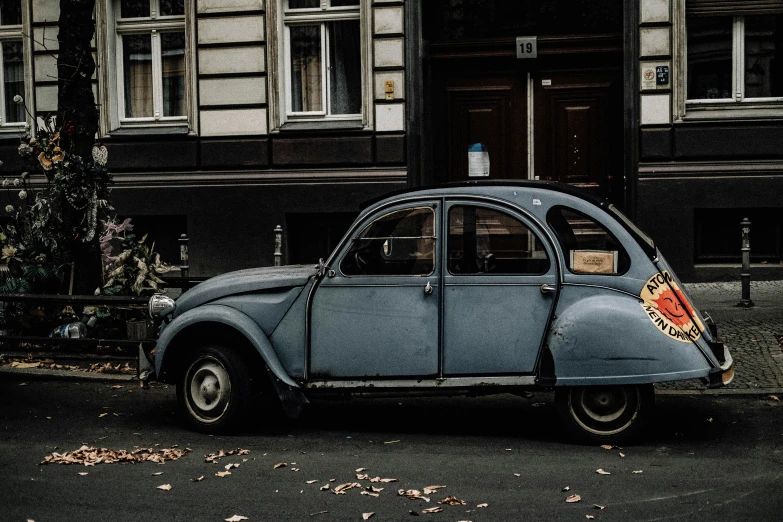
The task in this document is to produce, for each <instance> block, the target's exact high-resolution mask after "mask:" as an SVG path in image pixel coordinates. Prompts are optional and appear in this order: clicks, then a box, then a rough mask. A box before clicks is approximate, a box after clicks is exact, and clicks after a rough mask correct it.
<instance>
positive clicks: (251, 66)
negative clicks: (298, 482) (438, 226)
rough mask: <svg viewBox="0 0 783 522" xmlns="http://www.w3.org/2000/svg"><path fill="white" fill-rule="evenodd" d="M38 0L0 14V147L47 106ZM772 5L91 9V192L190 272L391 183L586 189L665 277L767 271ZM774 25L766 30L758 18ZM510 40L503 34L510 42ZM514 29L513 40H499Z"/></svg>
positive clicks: (341, 220)
mask: <svg viewBox="0 0 783 522" xmlns="http://www.w3.org/2000/svg"><path fill="white" fill-rule="evenodd" d="M58 4H59V2H58V1H57V0H4V1H3V2H2V4H1V5H2V7H0V44H2V50H3V52H2V56H3V67H2V71H0V98H2V107H0V158H2V159H3V161H4V162H5V165H4V166H3V171H4V174H6V175H8V174H10V173H13V172H14V169H15V168H18V166H16V163H15V162H16V159H15V150H16V146H17V144H18V137H19V135H20V133H21V132H23V131H24V124H25V123H30V124H32V123H33V122H32V116H31V115H28V114H26V113H25V112H24V108H23V107H21V106H19V105H18V104H14V103H13V101H12V99H13V96H15V95H16V94H20V95H23V96H24V98H25V100H27V107H28V108H31V109H32V112H34V114H35V115H36V116H43V115H45V114H47V113H50V112H54V111H56V109H57V68H56V55H57V31H58V28H57V21H58V18H59V7H58ZM781 14H783V1H778V0H758V1H754V2H739V1H730V0H635V2H623V1H622V0H592V1H587V0H577V1H574V0H552V1H549V2H538V1H534V0H426V1H425V0H421V1H413V0H96V9H95V19H96V34H95V39H94V43H95V57H96V63H97V66H98V67H97V72H96V75H95V77H94V79H93V80H94V86H95V96H96V101H97V103H98V104H99V108H100V133H99V134H100V136H99V139H100V140H101V141H102V142H103V143H104V144H105V145H106V147H107V148H108V150H109V167H110V170H111V171H112V173H113V174H114V179H115V185H114V191H113V203H114V206H115V207H116V209H117V211H118V213H119V214H120V215H121V216H132V217H133V218H134V221H135V222H136V223H137V227H138V228H139V230H140V231H144V232H150V233H151V234H152V235H153V237H154V238H155V239H156V241H157V245H158V248H159V249H160V250H161V251H162V253H163V256H164V258H165V259H167V260H169V261H170V262H173V263H174V264H176V262H177V259H178V244H177V238H178V237H179V235H180V234H182V233H187V234H188V236H189V237H190V238H191V243H190V250H191V273H192V274H194V275H212V274H216V273H220V272H223V271H227V270H231V269H238V268H247V267H251V266H258V265H268V264H271V263H272V260H273V245H274V235H273V230H274V228H275V226H276V225H281V226H282V227H283V229H284V231H285V232H284V243H283V244H284V259H285V260H286V261H287V262H292V263H298V262H307V263H309V262H313V261H315V260H317V258H318V257H321V256H325V255H327V254H328V253H329V251H330V250H331V248H332V247H333V246H334V244H335V242H336V241H337V240H338V239H339V238H340V237H341V236H342V234H343V232H344V231H345V229H346V228H347V227H348V225H349V224H350V222H351V221H352V220H353V218H354V217H355V215H356V214H357V212H358V209H359V205H360V203H361V202H362V201H364V200H366V199H369V198H373V197H376V196H378V195H381V194H383V193H385V192H387V191H390V190H394V189H398V188H403V187H405V186H406V185H412V186H418V185H431V184H437V183H445V182H451V181H463V180H467V179H470V177H469V167H468V147H469V146H470V145H472V144H476V143H480V144H482V145H483V146H484V148H485V150H486V151H487V152H488V156H489V160H490V170H489V179H549V180H557V181H561V182H564V183H570V184H574V185H577V186H580V187H583V188H585V189H587V190H590V191H593V192H595V193H598V194H600V195H602V196H604V197H607V198H609V199H610V200H612V201H613V202H614V203H615V204H616V205H618V206H620V207H621V208H624V209H625V211H626V212H627V213H628V214H630V215H631V216H632V217H634V218H635V220H636V221H637V222H638V223H639V224H640V225H641V226H642V228H643V229H645V230H647V231H648V232H649V233H650V234H651V235H652V236H653V237H655V238H656V239H657V241H658V243H659V244H660V246H661V249H662V250H663V252H664V254H665V255H666V256H667V258H668V259H669V261H670V262H671V263H672V264H673V265H674V266H675V267H676V268H677V269H678V271H679V272H680V273H681V274H682V275H683V276H685V277H686V278H688V279H699V278H702V279H704V278H719V277H724V276H730V275H732V274H735V273H736V271H737V270H736V265H737V263H738V262H739V221H740V219H741V218H742V217H745V216H747V217H749V218H750V219H751V221H752V222H753V228H752V238H753V249H754V256H753V260H754V261H756V262H758V263H759V267H761V268H760V270H761V271H762V272H763V273H764V275H765V277H767V276H768V277H778V276H783V270H782V269H783V266H782V265H781V255H782V254H783V252H782V250H783V246H782V244H783V232H782V230H783V157H782V156H783V147H781V144H782V143H783V141H782V140H781V136H780V134H781V133H783V94H781V93H782V92H783V83H781V80H780V78H781V76H782V75H783V72H781V65H780V60H777V54H778V53H779V52H780V51H779V50H780V48H781V47H780V46H781V32H782V31H783V28H779V25H780V24H779V23H778V21H779V20H783V19H781ZM781 23H783V22H781ZM519 38H522V40H519ZM519 42H522V44H523V45H528V47H522V48H520V47H519Z"/></svg>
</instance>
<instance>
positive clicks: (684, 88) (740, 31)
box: [673, 0, 783, 121]
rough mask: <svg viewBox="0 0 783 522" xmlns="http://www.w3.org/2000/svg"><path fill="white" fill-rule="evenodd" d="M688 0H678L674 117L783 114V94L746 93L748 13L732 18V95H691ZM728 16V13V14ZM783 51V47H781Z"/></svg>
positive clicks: (730, 117) (724, 117)
mask: <svg viewBox="0 0 783 522" xmlns="http://www.w3.org/2000/svg"><path fill="white" fill-rule="evenodd" d="M685 3H686V0H675V10H674V15H675V16H674V19H673V23H674V28H675V29H674V31H673V38H674V48H675V49H676V52H675V56H674V60H675V64H676V63H677V62H679V64H680V66H679V67H678V71H679V74H678V75H677V78H678V81H677V84H678V88H677V89H675V90H674V93H673V94H674V104H673V105H674V110H675V114H674V120H675V121H682V120H688V119H745V118H747V119H757V118H780V117H782V116H783V97H766V98H746V97H745V17H744V16H734V17H732V18H733V21H732V86H733V89H732V97H731V98H720V99H690V98H688V97H687V96H688V49H687V45H688V32H687V31H688V28H687V21H686V20H687V17H686V10H685ZM727 16H728V15H727ZM781 53H782V54H783V49H781Z"/></svg>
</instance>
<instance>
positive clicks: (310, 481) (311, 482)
mask: <svg viewBox="0 0 783 522" xmlns="http://www.w3.org/2000/svg"><path fill="white" fill-rule="evenodd" d="M316 482H318V480H308V481H306V482H305V483H306V484H315V483H316Z"/></svg>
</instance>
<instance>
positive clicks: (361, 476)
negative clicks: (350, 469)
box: [356, 473, 370, 480]
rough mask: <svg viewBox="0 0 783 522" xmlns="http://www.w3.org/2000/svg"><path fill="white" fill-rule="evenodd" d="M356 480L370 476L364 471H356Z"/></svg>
mask: <svg viewBox="0 0 783 522" xmlns="http://www.w3.org/2000/svg"><path fill="white" fill-rule="evenodd" d="M356 480H370V476H369V475H367V474H365V473H357V474H356Z"/></svg>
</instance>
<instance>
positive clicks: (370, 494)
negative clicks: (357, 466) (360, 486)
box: [361, 491, 380, 497]
mask: <svg viewBox="0 0 783 522" xmlns="http://www.w3.org/2000/svg"><path fill="white" fill-rule="evenodd" d="M361 494H362V495H369V496H371V497H380V495H379V494H378V493H371V492H370V491H362V493H361Z"/></svg>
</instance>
